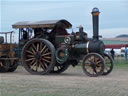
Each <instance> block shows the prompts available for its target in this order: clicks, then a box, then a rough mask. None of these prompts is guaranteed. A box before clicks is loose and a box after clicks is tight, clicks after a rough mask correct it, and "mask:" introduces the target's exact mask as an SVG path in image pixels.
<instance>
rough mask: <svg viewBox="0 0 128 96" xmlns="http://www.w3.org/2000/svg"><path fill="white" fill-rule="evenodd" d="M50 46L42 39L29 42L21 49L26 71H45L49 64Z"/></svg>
mask: <svg viewBox="0 0 128 96" xmlns="http://www.w3.org/2000/svg"><path fill="white" fill-rule="evenodd" d="M52 57H53V56H52V52H51V48H50V47H49V46H48V44H46V43H45V42H42V40H34V41H32V42H29V44H27V46H26V47H25V49H24V51H23V62H24V65H25V67H26V68H27V71H29V72H31V73H35V74H36V73H37V74H38V73H42V74H43V72H46V71H47V70H48V69H49V66H51V61H52Z"/></svg>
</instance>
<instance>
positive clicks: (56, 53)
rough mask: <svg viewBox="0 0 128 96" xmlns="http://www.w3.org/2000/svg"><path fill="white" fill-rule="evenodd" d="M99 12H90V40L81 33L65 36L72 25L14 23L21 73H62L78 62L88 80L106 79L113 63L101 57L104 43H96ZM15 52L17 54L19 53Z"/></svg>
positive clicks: (104, 55)
mask: <svg viewBox="0 0 128 96" xmlns="http://www.w3.org/2000/svg"><path fill="white" fill-rule="evenodd" d="M98 18H99V10H98V8H94V9H93V10H92V19H93V38H88V37H87V34H86V33H85V32H83V27H82V26H81V27H80V28H79V32H76V33H74V32H73V33H72V34H69V33H67V31H66V29H68V28H71V27H72V25H71V24H70V23H69V22H68V21H67V20H49V21H39V22H28V21H26V22H17V23H16V24H14V25H12V27H13V28H16V29H17V28H18V29H19V50H20V51H21V55H20V56H21V60H22V64H23V66H24V67H25V69H26V70H27V71H28V72H30V73H32V74H39V75H40V74H41V75H45V74H48V73H61V72H64V71H65V70H66V69H67V68H68V67H69V65H73V66H76V65H78V63H79V61H80V60H82V61H83V63H82V68H83V71H84V72H85V73H86V74H87V75H88V76H92V77H95V76H99V75H107V74H109V73H110V72H111V71H112V69H113V60H112V59H111V57H110V56H109V55H107V54H105V53H104V43H103V42H102V41H101V40H99V33H98ZM20 51H19V52H20Z"/></svg>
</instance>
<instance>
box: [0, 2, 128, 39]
mask: <svg viewBox="0 0 128 96" xmlns="http://www.w3.org/2000/svg"><path fill="white" fill-rule="evenodd" d="M0 7H1V8H0V14H1V15H0V21H1V22H0V32H8V31H12V30H14V29H12V24H14V23H16V22H18V21H40V20H58V19H66V20H68V21H69V22H70V23H71V24H72V25H73V27H72V29H73V30H74V31H78V26H80V25H82V26H83V27H84V31H85V32H87V33H88V36H89V37H91V36H92V15H91V11H92V9H93V8H94V7H97V8H99V10H100V16H99V34H100V35H102V37H103V38H112V37H115V36H117V35H120V34H128V0H0ZM72 29H71V30H69V32H71V31H72Z"/></svg>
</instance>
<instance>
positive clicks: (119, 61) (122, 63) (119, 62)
mask: <svg viewBox="0 0 128 96" xmlns="http://www.w3.org/2000/svg"><path fill="white" fill-rule="evenodd" d="M114 64H115V68H120V69H122V68H123V69H128V60H127V61H126V60H125V59H124V57H116V58H115V60H114Z"/></svg>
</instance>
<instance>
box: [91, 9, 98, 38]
mask: <svg viewBox="0 0 128 96" xmlns="http://www.w3.org/2000/svg"><path fill="white" fill-rule="evenodd" d="M99 13H100V12H99V9H98V8H96V7H95V8H93V9H92V20H93V39H94V40H99Z"/></svg>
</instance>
